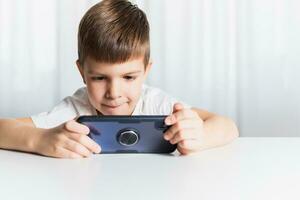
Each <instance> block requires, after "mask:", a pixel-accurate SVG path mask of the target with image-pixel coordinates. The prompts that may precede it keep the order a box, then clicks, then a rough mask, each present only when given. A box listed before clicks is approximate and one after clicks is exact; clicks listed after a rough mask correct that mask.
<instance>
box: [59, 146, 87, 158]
mask: <svg viewBox="0 0 300 200" xmlns="http://www.w3.org/2000/svg"><path fill="white" fill-rule="evenodd" d="M55 157H57V158H83V156H82V155H80V154H78V153H75V152H73V151H70V150H68V149H65V148H61V149H60V150H59V152H58V154H57V155H56V156H55Z"/></svg>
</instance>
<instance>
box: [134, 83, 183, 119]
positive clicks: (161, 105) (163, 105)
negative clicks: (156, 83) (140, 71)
mask: <svg viewBox="0 0 300 200" xmlns="http://www.w3.org/2000/svg"><path fill="white" fill-rule="evenodd" d="M176 102H179V101H178V100H177V99H176V98H174V97H172V96H170V95H169V94H167V93H166V92H165V91H163V90H161V89H159V88H156V87H151V86H148V85H146V84H145V85H143V88H142V93H141V97H140V101H139V103H138V106H137V107H138V108H137V112H136V113H134V114H137V113H138V114H144V115H169V114H170V113H172V111H173V105H174V104H175V103H176Z"/></svg>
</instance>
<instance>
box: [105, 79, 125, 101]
mask: <svg viewBox="0 0 300 200" xmlns="http://www.w3.org/2000/svg"><path fill="white" fill-rule="evenodd" d="M120 89H121V87H120V84H119V83H118V82H117V81H111V82H110V83H109V84H108V86H107V90H106V94H105V97H106V98H108V99H117V98H119V97H121V90H120Z"/></svg>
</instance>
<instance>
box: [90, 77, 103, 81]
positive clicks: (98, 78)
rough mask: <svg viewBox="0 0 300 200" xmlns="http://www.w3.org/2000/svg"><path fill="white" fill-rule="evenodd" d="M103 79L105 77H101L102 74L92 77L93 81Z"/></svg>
mask: <svg viewBox="0 0 300 200" xmlns="http://www.w3.org/2000/svg"><path fill="white" fill-rule="evenodd" d="M104 79H105V77H102V76H96V77H92V80H94V81H102V80H104Z"/></svg>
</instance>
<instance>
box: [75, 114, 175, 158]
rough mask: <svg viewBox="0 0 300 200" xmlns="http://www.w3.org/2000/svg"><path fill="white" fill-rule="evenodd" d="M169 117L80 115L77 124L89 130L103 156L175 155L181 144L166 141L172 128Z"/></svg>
mask: <svg viewBox="0 0 300 200" xmlns="http://www.w3.org/2000/svg"><path fill="white" fill-rule="evenodd" d="M166 117H167V116H166V115H137V116H123V115H122V116H121V115H120V116H118V115H112V116H111V115H110V116H108V115H105V116H80V117H79V118H78V119H77V122H79V123H81V124H84V125H86V126H88V127H89V129H90V133H89V137H90V138H92V139H93V140H94V141H96V142H97V143H98V144H99V145H100V146H101V153H172V152H173V151H175V149H176V147H177V145H176V144H175V145H173V144H171V143H170V142H169V141H167V140H165V139H164V138H163V135H164V133H165V132H166V130H168V128H169V126H167V125H166V124H165V123H164V120H165V118H166Z"/></svg>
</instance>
